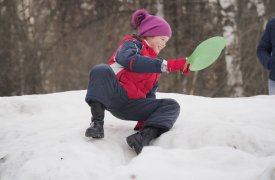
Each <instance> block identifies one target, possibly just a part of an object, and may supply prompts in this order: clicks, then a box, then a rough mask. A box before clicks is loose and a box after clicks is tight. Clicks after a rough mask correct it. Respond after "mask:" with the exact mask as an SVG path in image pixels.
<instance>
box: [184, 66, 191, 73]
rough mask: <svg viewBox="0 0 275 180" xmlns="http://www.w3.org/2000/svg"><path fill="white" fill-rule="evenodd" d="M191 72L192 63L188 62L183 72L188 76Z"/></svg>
mask: <svg viewBox="0 0 275 180" xmlns="http://www.w3.org/2000/svg"><path fill="white" fill-rule="evenodd" d="M190 72H191V71H190V64H187V67H186V69H185V70H184V71H183V74H184V75H186V76H187V75H189V74H190Z"/></svg>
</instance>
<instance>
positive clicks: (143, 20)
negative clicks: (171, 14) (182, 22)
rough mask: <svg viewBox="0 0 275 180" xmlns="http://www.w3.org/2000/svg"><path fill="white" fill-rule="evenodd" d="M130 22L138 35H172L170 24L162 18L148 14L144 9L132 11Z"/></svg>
mask: <svg viewBox="0 0 275 180" xmlns="http://www.w3.org/2000/svg"><path fill="white" fill-rule="evenodd" d="M131 24H132V26H133V27H134V28H135V29H137V31H138V32H137V33H138V35H140V36H144V37H145V36H168V37H171V36H172V30H171V27H170V25H169V24H168V23H167V22H166V21H165V20H164V19H163V18H161V17H159V16H153V15H150V14H149V13H148V11H146V10H145V9H139V10H136V11H135V12H134V13H133V15H132V19H131Z"/></svg>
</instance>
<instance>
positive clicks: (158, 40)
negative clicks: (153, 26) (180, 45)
mask: <svg viewBox="0 0 275 180" xmlns="http://www.w3.org/2000/svg"><path fill="white" fill-rule="evenodd" d="M168 40H169V37H168V36H154V37H146V41H147V42H148V44H149V46H151V48H153V49H154V51H155V52H156V53H157V54H158V53H159V52H160V51H161V50H162V49H163V48H164V47H165V46H166V43H167V42H168Z"/></svg>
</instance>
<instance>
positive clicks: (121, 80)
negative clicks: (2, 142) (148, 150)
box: [85, 9, 190, 154]
mask: <svg viewBox="0 0 275 180" xmlns="http://www.w3.org/2000/svg"><path fill="white" fill-rule="evenodd" d="M131 23H132V25H133V26H134V28H137V33H138V34H137V35H134V36H126V37H125V38H124V39H123V40H122V42H121V43H120V44H119V46H118V49H117V50H116V51H115V52H114V53H113V55H112V56H111V58H110V60H109V64H108V65H107V64H100V65H96V66H95V67H94V68H93V69H92V71H91V73H90V81H89V85H88V90H87V95H86V99H85V100H86V102H87V103H88V104H89V106H90V107H91V113H92V123H91V126H90V127H89V128H88V129H87V130H86V133H85V135H86V136H87V137H93V138H103V137H104V129H103V124H104V121H103V120H104V111H105V109H106V110H108V111H110V112H111V113H112V114H113V115H114V116H115V117H117V118H119V119H123V120H134V121H139V120H143V121H139V124H138V125H140V124H141V125H142V128H141V130H140V131H139V132H137V133H135V134H133V135H131V136H128V137H127V138H126V140H127V143H128V145H129V146H130V147H131V148H133V149H134V150H135V152H136V153H137V154H139V153H140V152H141V150H142V148H143V147H144V146H147V145H149V143H150V141H151V140H153V139H155V138H157V137H159V136H160V135H161V134H162V133H164V132H166V131H168V130H170V129H171V128H172V126H173V124H174V123H175V121H176V119H177V118H178V116H179V113H180V106H179V104H178V103H177V102H176V101H175V100H173V99H156V91H157V87H158V82H159V78H160V74H161V73H163V72H176V71H181V72H183V73H184V74H188V73H190V70H189V64H188V63H186V60H185V59H184V58H180V59H172V60H168V61H166V60H163V59H159V58H157V55H158V53H159V52H160V51H161V50H162V49H163V48H164V47H165V46H166V43H167V41H168V40H169V39H170V37H171V35H172V31H171V28H170V26H169V24H168V23H167V22H166V21H165V20H164V19H163V18H161V17H158V16H153V15H150V14H149V13H148V12H147V11H146V10H144V9H141V10H137V11H136V12H134V14H133V15H132V19H131Z"/></svg>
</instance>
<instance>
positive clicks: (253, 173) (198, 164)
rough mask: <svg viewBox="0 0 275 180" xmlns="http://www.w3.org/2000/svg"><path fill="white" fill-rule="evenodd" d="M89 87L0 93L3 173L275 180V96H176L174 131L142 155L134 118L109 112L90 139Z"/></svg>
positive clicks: (8, 178)
mask: <svg viewBox="0 0 275 180" xmlns="http://www.w3.org/2000/svg"><path fill="white" fill-rule="evenodd" d="M84 97H85V91H71V92H64V93H55V94H47V95H31V96H20V97H0V179H1V180H97V179H100V180H101V179H104V180H109V179H111V180H112V179H115V180H155V179H156V180H183V179H186V180H274V179H275V96H255V97H247V98H205V97H198V96H188V95H180V94H168V93H159V94H158V98H164V97H168V98H175V99H176V100H177V101H178V102H179V103H180V105H181V114H180V117H179V119H178V120H177V122H176V124H175V126H174V127H173V128H172V130H171V131H169V132H167V133H165V134H163V135H162V136H161V137H160V138H158V139H157V140H155V141H154V142H153V145H152V146H150V147H146V148H144V150H143V152H142V153H141V154H140V155H138V156H136V154H135V153H134V151H133V150H132V149H130V148H129V147H128V146H127V144H126V141H125V138H126V137H127V136H128V135H130V134H132V133H134V131H133V126H134V124H135V122H129V121H121V120H118V119H116V118H114V117H113V116H112V115H111V114H110V113H109V112H107V113H106V117H105V138H104V139H102V140H97V139H89V138H86V137H85V136H84V132H85V130H86V128H87V127H88V125H89V123H90V110H89V107H88V106H87V105H86V104H85V102H84Z"/></svg>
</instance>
